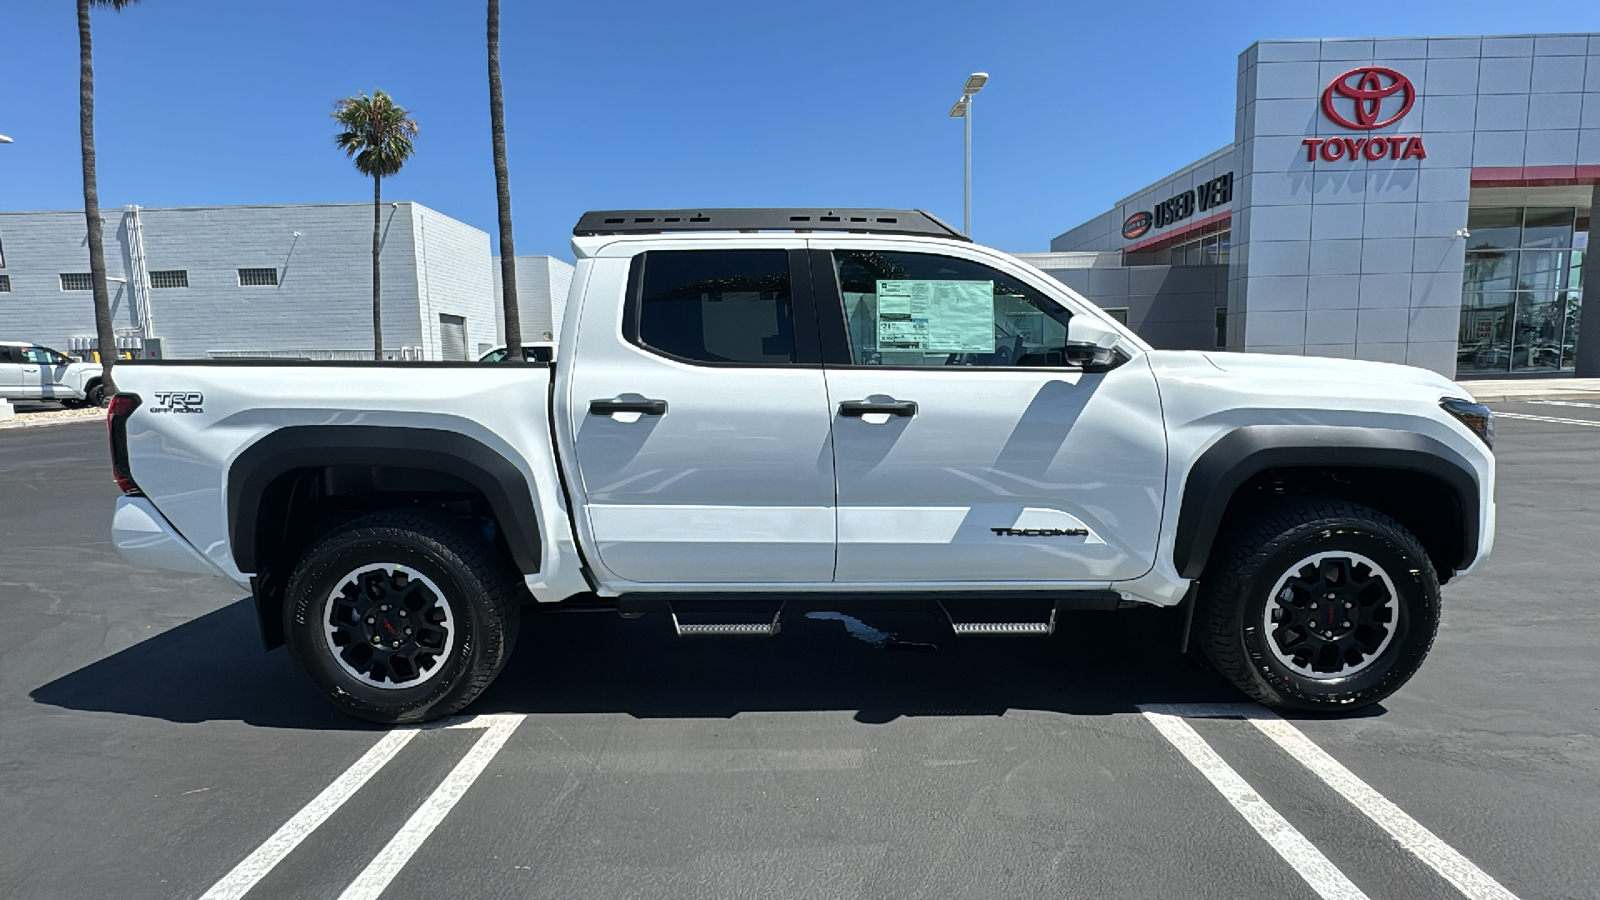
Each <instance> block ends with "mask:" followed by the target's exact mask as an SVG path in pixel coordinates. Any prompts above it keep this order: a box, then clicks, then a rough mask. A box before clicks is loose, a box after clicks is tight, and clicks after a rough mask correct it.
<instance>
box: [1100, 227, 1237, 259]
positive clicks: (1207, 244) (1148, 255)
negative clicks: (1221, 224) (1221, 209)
mask: <svg viewBox="0 0 1600 900" xmlns="http://www.w3.org/2000/svg"><path fill="white" fill-rule="evenodd" d="M1232 242H1233V231H1232V229H1224V230H1222V231H1215V232H1212V233H1211V234H1205V235H1201V236H1199V237H1196V238H1193V239H1191V240H1187V241H1184V242H1183V243H1181V244H1174V245H1172V246H1170V247H1164V248H1162V249H1160V250H1145V251H1141V252H1138V253H1124V254H1123V255H1122V259H1123V265H1126V266H1225V265H1227V264H1228V252H1229V247H1230V245H1231V244H1232Z"/></svg>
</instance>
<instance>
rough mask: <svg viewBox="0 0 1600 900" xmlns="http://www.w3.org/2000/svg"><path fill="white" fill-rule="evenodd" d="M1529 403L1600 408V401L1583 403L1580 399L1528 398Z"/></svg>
mask: <svg viewBox="0 0 1600 900" xmlns="http://www.w3.org/2000/svg"><path fill="white" fill-rule="evenodd" d="M1526 402H1528V403H1538V404H1540V405H1542V406H1581V407H1583V408H1584V409H1600V403H1583V402H1580V401H1578V400H1528V401H1526Z"/></svg>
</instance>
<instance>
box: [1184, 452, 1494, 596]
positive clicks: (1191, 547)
mask: <svg viewBox="0 0 1600 900" xmlns="http://www.w3.org/2000/svg"><path fill="white" fill-rule="evenodd" d="M1291 468H1360V469H1388V470H1397V471H1405V472H1416V473H1420V474H1424V475H1428V476H1431V477H1433V478H1435V479H1437V480H1438V481H1440V482H1442V483H1443V484H1444V485H1446V486H1447V487H1448V488H1449V489H1450V490H1451V491H1453V492H1454V493H1455V495H1456V497H1457V499H1458V500H1459V501H1460V508H1461V518H1462V522H1461V528H1462V534H1461V559H1460V560H1459V562H1458V565H1460V566H1462V567H1465V566H1466V565H1468V564H1469V563H1471V561H1472V560H1473V559H1474V558H1476V557H1477V555H1478V529H1479V524H1480V523H1479V515H1480V507H1479V492H1480V486H1479V484H1478V478H1477V475H1476V474H1475V473H1474V470H1473V467H1472V464H1471V463H1469V462H1468V461H1467V459H1466V458H1465V457H1463V456H1462V455H1461V454H1460V453H1458V452H1457V451H1455V450H1454V449H1452V448H1451V447H1449V446H1448V445H1446V444H1445V443H1443V442H1442V441H1439V440H1437V439H1436V438H1432V437H1429V436H1428V435H1425V434H1419V433H1417V432H1413V431H1401V430H1397V429H1393V428H1372V427H1361V426H1348V425H1246V426H1243V427H1241V428H1237V429H1235V430H1233V431H1230V432H1228V433H1227V434H1225V435H1223V436H1222V438H1221V439H1219V440H1217V441H1216V442H1215V443H1213V444H1212V445H1211V446H1210V447H1209V448H1207V449H1206V451H1205V452H1204V453H1202V454H1201V455H1200V457H1199V459H1197V460H1196V461H1195V463H1194V465H1193V466H1191V467H1190V469H1189V474H1188V477H1187V479H1186V480H1185V483H1184V488H1183V506H1182V508H1181V511H1180V512H1179V514H1178V526H1177V530H1176V533H1175V534H1174V539H1173V564H1174V566H1175V567H1176V568H1177V570H1178V573H1179V574H1180V575H1182V576H1183V577H1185V578H1198V577H1199V576H1200V574H1201V572H1202V571H1203V570H1204V569H1205V564H1206V560H1207V558H1208V557H1209V556H1210V555H1211V549H1212V545H1213V543H1214V542H1215V539H1216V535H1217V530H1218V529H1219V528H1220V527H1221V525H1222V520H1223V517H1224V516H1225V515H1226V513H1227V511H1228V507H1229V504H1230V503H1231V502H1232V500H1233V497H1234V494H1235V493H1236V492H1237V491H1238V490H1239V488H1241V487H1242V486H1244V485H1245V483H1246V482H1248V481H1249V480H1250V479H1251V478H1253V477H1255V476H1256V475H1259V474H1261V473H1262V472H1265V471H1267V470H1269V469H1291Z"/></svg>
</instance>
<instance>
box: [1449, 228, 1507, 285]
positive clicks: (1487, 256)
mask: <svg viewBox="0 0 1600 900" xmlns="http://www.w3.org/2000/svg"><path fill="white" fill-rule="evenodd" d="M1473 235H1474V237H1476V235H1477V232H1473ZM1516 276H1517V251H1515V250H1495V251H1490V252H1476V253H1468V254H1467V268H1466V273H1465V277H1464V278H1463V280H1462V287H1463V288H1465V289H1466V290H1468V291H1509V290H1512V289H1514V288H1515V287H1516V286H1517V282H1516Z"/></svg>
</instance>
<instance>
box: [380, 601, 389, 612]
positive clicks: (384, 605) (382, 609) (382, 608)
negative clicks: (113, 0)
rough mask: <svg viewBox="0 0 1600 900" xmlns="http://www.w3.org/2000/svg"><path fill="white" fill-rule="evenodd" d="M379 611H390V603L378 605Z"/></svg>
mask: <svg viewBox="0 0 1600 900" xmlns="http://www.w3.org/2000/svg"><path fill="white" fill-rule="evenodd" d="M378 611H379V612H388V611H389V604H387V603H385V604H383V605H382V606H380V607H378Z"/></svg>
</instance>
